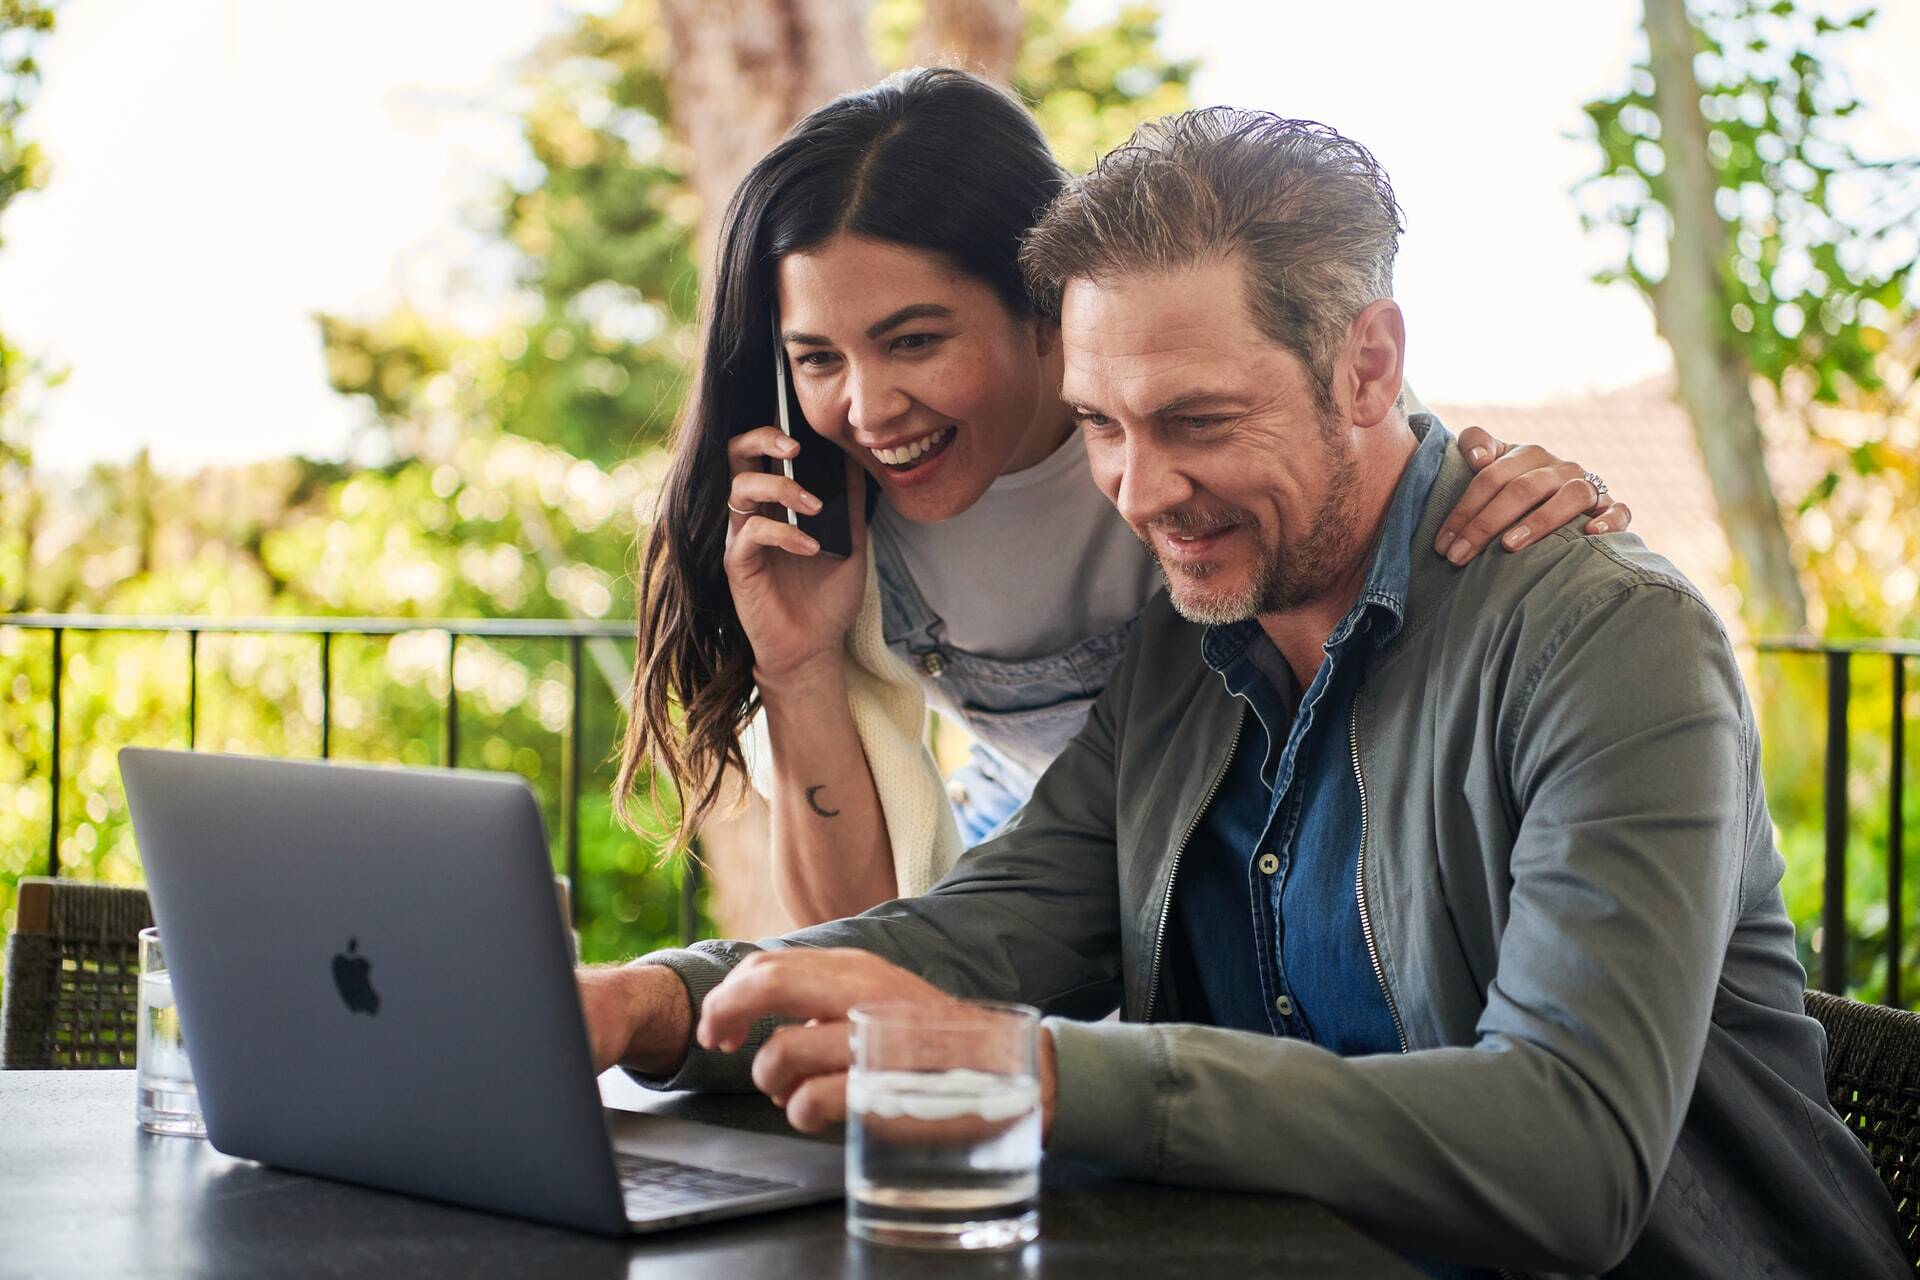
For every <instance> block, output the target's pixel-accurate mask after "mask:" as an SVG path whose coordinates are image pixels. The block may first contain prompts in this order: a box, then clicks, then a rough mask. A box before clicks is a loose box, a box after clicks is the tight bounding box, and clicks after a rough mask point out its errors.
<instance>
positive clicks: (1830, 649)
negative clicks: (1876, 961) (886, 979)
mask: <svg viewBox="0 0 1920 1280" xmlns="http://www.w3.org/2000/svg"><path fill="white" fill-rule="evenodd" d="M0 627H19V628H23V629H28V630H36V631H46V632H50V633H51V635H52V641H53V643H52V663H51V671H50V672H49V677H50V679H49V688H50V690H51V702H52V710H53V726H52V751H51V760H50V762H49V774H50V776H51V779H52V810H51V816H50V820H49V822H48V830H47V862H48V868H49V874H50V875H55V876H58V875H59V874H60V843H59V832H60V767H61V759H60V737H61V696H60V693H61V674H62V672H63V670H64V637H65V635H66V633H67V632H69V631H90V632H158V633H166V634H175V635H185V636H186V638H187V745H188V746H189V747H192V746H193V745H194V742H195V736H196V732H197V727H198V726H197V719H198V704H199V657H198V655H199V644H200V637H201V636H202V635H206V634H259V635H269V634H293V635H309V636H312V637H314V639H315V640H316V642H317V646H318V651H317V660H318V663H319V669H320V755H321V758H323V759H325V758H328V757H329V756H330V754H331V751H332V719H333V716H332V706H333V702H332V699H333V671H332V668H333V659H332V655H333V638H334V637H335V636H337V635H359V636H396V635H402V634H410V633H417V632H432V631H439V632H444V633H445V634H446V637H447V659H446V672H447V701H446V708H445V721H444V725H443V746H444V758H445V759H446V760H447V761H448V762H449V763H452V762H454V761H455V760H457V759H458V758H459V747H460V699H459V688H458V686H457V685H456V684H455V683H454V663H455V659H456V657H457V655H458V653H459V646H460V641H461V640H462V639H463V638H465V637H478V638H487V639H525V640H565V641H566V642H567V671H568V675H569V683H570V686H571V689H572V702H573V705H572V711H571V714H570V716H569V718H568V724H567V728H566V730H565V736H566V741H565V746H564V750H563V756H562V759H563V765H562V769H561V801H560V804H561V813H562V816H563V821H564V824H565V828H564V835H563V839H564V844H565V848H566V860H567V875H568V877H569V878H570V879H572V880H573V881H574V883H575V884H576V885H577V884H578V883H579V879H580V779H581V777H582V770H581V740H582V738H583V736H584V735H583V731H582V708H583V706H584V699H583V698H582V697H581V676H582V670H583V653H582V648H583V645H584V643H585V642H586V641H587V640H589V639H594V638H601V637H606V638H625V637H627V636H629V635H630V634H631V631H630V629H629V627H628V626H627V624H624V623H592V622H584V623H583V622H563V621H547V620H523V619H473V620H447V619H433V620H428V619H418V620H416V619H387V618H243V619H233V620H215V619H210V618H197V617H132V616H128V617H117V616H111V615H93V614H0ZM1753 647H1754V649H1755V650H1756V651H1757V652H1759V653H1763V654H1779V655H1804V656H1808V657H1817V658H1822V659H1824V661H1825V663H1826V672H1827V693H1826V704H1827V741H1826V760H1825V771H1824V774H1825V780H1824V785H1823V792H1824V800H1823V807H1824V829H1825V854H1826V857H1825V866H1824V870H1823V878H1824V889H1823V892H1824V895H1825V896H1824V900H1823V904H1822V908H1821V937H1820V965H1819V985H1820V989H1821V990H1823V991H1829V992H1833V993H1835V994H1844V993H1845V990H1846V986H1847V982H1846V975H1847V927H1846V884H1847V877H1846V869H1847V826H1848V808H1847V770H1848V738H1849V736H1850V733H1851V728H1852V723H1851V717H1852V679H1853V670H1854V665H1853V664H1854V662H1855V660H1856V659H1857V660H1860V661H1869V660H1873V659H1884V660H1886V661H1887V662H1888V663H1889V664H1890V673H1891V677H1892V689H1893V698H1892V707H1893V711H1892V716H1891V719H1890V724H1889V736H1890V745H1891V751H1890V759H1891V764H1890V767H1889V770H1888V778H1887V930H1886V937H1887V948H1886V951H1887V956H1886V963H1887V976H1886V991H1885V997H1884V998H1885V1001H1886V1003H1887V1004H1889V1005H1894V1006H1896V1007H1899V1006H1901V1005H1902V991H1901V980H1900V959H1901V952H1902V950H1903V948H1902V946H1901V943H1902V941H1903V938H1904V932H1905V920H1904V914H1903V901H1904V900H1903V892H1904V879H1905V866H1904V856H1905V850H1904V847H1903V846H1904V843H1905V841H1904V830H1903V827H1904V822H1905V799H1906V797H1905V761H1906V717H1905V714H1904V704H1905V700H1906V659H1908V658H1911V657H1920V642H1914V641H1897V640H1856V641H1847V642H1841V643H1834V642H1829V641H1822V640H1802V639H1766V640H1761V641H1759V642H1758V643H1757V644H1755V645H1754V646H1753ZM698 865H699V864H698V863H697V862H696V861H694V860H693V859H688V861H687V864H686V872H685V874H684V875H683V877H682V880H681V886H680V889H681V892H680V924H681V934H682V937H683V938H686V939H688V940H691V939H692V937H693V935H694V933H695V932H696V930H697V927H698V925H697V916H696V913H695V910H694V893H695V891H696V889H697V879H696V874H697V868H698ZM580 898H581V895H580V894H579V893H578V892H576V893H574V894H573V902H574V911H575V916H576V923H577V918H578V913H579V902H580Z"/></svg>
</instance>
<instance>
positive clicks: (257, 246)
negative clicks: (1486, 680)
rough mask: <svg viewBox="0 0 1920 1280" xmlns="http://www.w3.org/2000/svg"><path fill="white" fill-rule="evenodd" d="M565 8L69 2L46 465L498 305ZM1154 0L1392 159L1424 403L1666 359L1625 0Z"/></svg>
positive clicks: (293, 442) (2, 282) (58, 131)
mask: <svg viewBox="0 0 1920 1280" xmlns="http://www.w3.org/2000/svg"><path fill="white" fill-rule="evenodd" d="M566 7H567V6H566V5H565V4H564V3H563V2H562V0H520V2H518V3H505V2H487V3H476V2H475V0H407V2H406V3H403V4H393V3H390V2H388V3H383V2H379V0H176V2H175V3H172V4H168V5H162V6H156V5H152V4H147V3H141V2H140V0H75V2H72V3H68V4H64V5H62V6H61V8H60V10H59V28H58V30H57V32H56V34H55V36H54V38H53V39H52V41H51V42H50V43H49V45H48V47H47V49H46V52H45V57H44V60H43V61H44V65H45V68H46V84H45V88H44V91H43V92H42V94H41V96H40V99H39V100H38V102H37V103H36V104H35V105H34V107H33V109H32V111H31V112H30V113H29V115H28V117H27V125H28V129H29V132H30V133H31V135H32V136H33V137H34V138H36V139H37V140H38V141H39V142H40V143H41V145H42V147H43V148H44V150H45V151H46V152H47V154H48V156H49V158H50V159H51V161H52V166H53V173H52V181H51V184H50V186H49V188H48V189H47V190H46V191H44V192H41V193H38V194H36V195H33V196H30V197H28V198H26V199H24V200H21V201H19V202H17V203H16V204H15V205H14V206H13V208H12V209H11V210H10V211H9V212H8V214H7V220H6V223H5V226H4V227H0V233H4V236H5V243H4V245H3V246H0V330H3V331H5V332H6V333H7V334H8V335H9V336H10V337H12V338H13V339H14V340H15V341H16V342H19V343H20V344H22V345H23V346H25V347H26V348H27V349H28V350H29V351H32V352H34V353H36V354H39V355H42V356H44V357H46V358H48V359H49V360H50V361H52V362H53V363H55V364H57V365H64V366H67V367H68V368H70V369H71V377H70V379H69V381H68V382H67V383H66V384H65V385H64V386H63V387H61V388H59V389H58V390H57V391H56V392H55V393H54V394H53V396H52V397H51V398H50V400H49V402H48V403H47V404H46V405H45V406H44V413H43V416H42V423H41V426H40V429H39V432H38V435H37V437H36V439H35V452H36V456H37V458H38V459H39V461H40V462H41V463H43V464H44V465H49V466H55V467H63V468H66V467H77V466H81V465H84V464H86V463H89V462H92V461H95V460H100V459H114V458H125V457H128V456H130V455H131V454H132V453H133V452H134V451H135V450H136V449H138V448H139V447H141V446H142V445H146V446H150V447H151V448H152V450H153V454H154V458H155V462H156V464H157V465H160V466H162V467H167V468H175V469H178V468H186V467H192V466H197V465H200V464H202V463H206V462H215V461H219V462H230V461H238V460H246V459H253V458H261V457H270V456H276V455H282V454H286V453H289V452H304V453H308V454H312V455H315V456H341V455H342V454H343V453H344V452H345V451H346V450H347V449H348V446H349V441H350V438H351V434H352V428H353V426H354V425H355V424H356V423H357V422H358V421H359V413H358V410H356V408H355V407H354V406H353V405H351V404H350V403H348V402H345V401H343V400H341V399H340V398H339V397H337V396H335V395H333V394H332V392H330V391H329V390H328V388H327V385H326V380H325V376H324V372H323V370H322V367H321V359H320V347H319V340H318V334H317V331H316V328H315V326H314V323H313V321H312V318H311V317H312V315H313V313H315V312H317V311H334V312H344V313H347V314H352V315H361V316H368V317H371V316H374V315H377V314H379V313H380V312H381V311H383V310H385V309H386V308H387V307H389V306H391V305H393V304H394V303H396V302H400V301H402V300H405V301H409V302H411V303H412V304H413V305H415V306H417V307H419V308H421V309H422V310H424V311H427V312H428V313H430V314H438V315H441V316H444V317H447V318H449V319H453V320H455V321H456V322H460V323H464V324H467V325H470V326H473V327H475V328H485V327H487V326H488V325H489V324H490V322H491V320H492V318H493V316H494V315H495V314H496V313H495V312H494V308H495V307H497V306H498V305H499V299H500V297H501V285H502V281H503V275H502V272H503V262H502V260H501V259H499V258H498V257H497V256H494V257H489V256H488V255H487V254H486V253H485V247H486V241H485V239H484V237H482V236H480V235H478V234H476V232H475V231H474V230H473V229H472V221H473V216H474V211H475V210H476V209H477V208H478V207H479V206H480V205H481V204H482V202H484V200H485V198H486V196H487V194H488V193H489V192H490V191H491V190H492V188H493V186H494V184H495V183H497V182H498V181H499V180H500V179H501V177H502V176H503V175H505V174H508V173H510V172H512V170H513V169H514V168H515V166H516V165H517V164H519V163H522V162H523V160H524V154H523V151H522V149H521V146H520V143H519V139H518V129H517V124H516V120H515V109H516V106H517V104H518V99H517V96H516V64H517V62H518V61H519V60H520V59H521V58H522V57H524V56H525V54H526V53H527V52H528V51H529V50H530V49H532V47H533V46H534V45H535V43H536V42H537V41H538V40H539V38H540V36H541V35H542V34H543V33H545V32H546V31H549V30H552V29H553V28H554V27H556V26H557V25H559V24H560V23H561V22H562V21H563V20H564V13H565V9H566ZM1089 7H1093V8H1098V7H1101V3H1100V0H1089ZM1165 7H1166V9H1167V12H1168V21H1167V26H1166V42H1167V44H1168V45H1169V47H1171V48H1172V49H1173V50H1174V51H1176V52H1178V53H1180V54H1182V55H1197V56H1199V57H1200V58H1201V59H1202V66H1203V71H1202V74H1201V76H1200V79H1199V81H1198V83H1197V85H1196V97H1197V98H1198V99H1199V100H1200V101H1202V102H1230V103H1233V104H1234V105H1239V106H1252V107H1265V108H1269V109H1272V110H1276V111H1281V112H1284V113H1287V114H1292V115H1305V116H1312V117H1315V118H1318V119H1321V120H1324V121H1326V122H1328V123H1330V124H1332V125H1334V126H1336V127H1337V128H1339V129H1340V130H1341V131H1342V132H1344V133H1347V134H1349V135H1350V136H1353V137H1355V138H1357V139H1359V140H1360V141H1361V142H1364V143H1365V144H1367V145H1368V146H1369V147H1370V148H1372V149H1373V150H1374V151H1375V152H1376V153H1377V154H1378V155H1379V157H1380V159H1381V160H1382V162H1383V163H1384V164H1385V165H1386V168H1387V170H1388V172H1389V173H1390V174H1391V175H1392V178H1393V181H1394V185H1395V188H1396V190H1397V192H1398V194H1399V196H1400V198H1401V202H1402V204H1403V205H1404V206H1405V207H1406V209H1407V211H1408V221H1409V227H1408V233H1407V236H1406V238H1405V240H1404V241H1403V247H1402V253H1401V259H1400V269H1399V275H1398V280H1397V289H1396V292H1397V294H1398V296H1399V298H1400V300H1401V303H1402V305H1403V306H1404V307H1405V309H1406V311H1407V314H1408V324H1409V331H1410V362H1409V371H1410V374H1411V377H1412V379H1413V382H1414V385H1415V386H1416V387H1417V388H1418V389H1419V391H1420V393H1421V394H1422V396H1424V397H1425V398H1427V399H1429V400H1432V401H1440V402H1446V401H1453V402H1466V401H1471V402H1493V403H1526V402H1531V401H1535V400H1539V399H1542V398H1546V397H1550V396H1553V395H1556V394H1563V393H1568V392H1578V391H1583V390H1590V389H1604V388H1608V387H1614V386H1620V385H1623V384H1626V383H1630V382H1634V381H1637V380H1639V379H1641V378H1643V377H1646V376H1648V375H1649V374H1652V373H1655V372H1658V371H1659V370H1661V369H1663V368H1664V367H1665V366H1666V362H1667V357H1666V353H1665V349H1664V348H1663V347H1662V346H1661V345H1660V343H1659V341H1658V340H1657V338H1656V337H1655V336H1654V333H1653V326H1652V323H1651V320H1650V318H1649V317H1648V315H1647V313H1646V310H1645V308H1644V307H1643V305H1642V304H1641V303H1640V301H1639V300H1638V299H1637V298H1636V297H1635V296H1633V295H1632V294H1631V293H1630V292H1628V291H1627V290H1625V289H1624V288H1614V289H1602V288H1600V287H1599V286H1596V285H1593V284H1592V283H1590V282H1589V280H1588V277H1589V275H1590V274H1591V272H1592V271H1593V269H1594V268H1595V266H1596V265H1597V264H1598V262H1599V261H1600V257H1601V250H1600V249H1599V247H1598V246H1597V245H1595V244H1594V243H1593V242H1591V241H1590V240H1589V239H1587V238H1586V237H1585V236H1583V234H1582V233H1581V231H1580V227H1579V221H1578V219H1577V217H1576V215H1575V212H1574V207H1573V203H1572V201H1571V199H1570V198H1569V197H1568V195H1567V190H1568V188H1569V187H1570V186H1571V185H1572V183H1573V182H1574V181H1575V180H1576V179H1577V178H1579V177H1580V176H1582V175H1583V174H1584V173H1585V171H1586V169H1587V168H1588V166H1589V165H1590V164H1591V149H1590V148H1589V147H1587V146H1586V145H1585V144H1582V143H1579V142H1575V141H1571V140H1568V139H1566V138H1565V137H1563V136H1562V135H1563V134H1565V133H1567V132H1569V131H1571V130H1573V129H1575V128H1576V127H1577V126H1578V124H1579V121H1580V116H1579V105H1580V103H1581V102H1583V101H1585V100H1586V99H1588V98H1590V97H1593V96H1595V95H1597V94H1599V93H1602V92H1605V91H1608V90H1610V89H1611V88H1613V87H1614V86H1615V85H1617V84H1618V83H1619V80H1620V78H1621V77H1622V75H1623V74H1624V71H1625V68H1626V66H1627V62H1628V59H1629V57H1630V53H1631V49H1632V47H1633V31H1634V24H1635V22H1636V21H1637V19H1638V16H1639V5H1638V3H1637V0H1588V2H1587V3H1583V4H1578V5H1568V4H1556V5H1541V4H1538V3H1527V2H1524V0H1482V2H1480V3H1477V4H1475V5H1473V6H1470V7H1469V6H1458V5H1434V4H1431V3H1419V2H1417V0H1356V2H1354V3H1348V4H1340V5H1328V4H1305V3H1262V4H1250V3H1242V2H1237V0H1168V2H1167V3H1166V5H1165ZM1466 13H1470V14H1471V15H1472V18H1471V20H1470V21H1469V20H1467V19H1465V18H1463V17H1462V16H1461V15H1462V14H1466ZM1916 50H1920V6H1912V5H1907V6H1899V5H1896V6H1889V8H1888V10H1887V11H1886V12H1884V13H1883V14H1882V17H1881V19H1880V22H1879V24H1878V26H1877V28H1876V31H1875V34H1874V37H1873V39H1872V40H1870V41H1862V42H1858V43H1856V45H1855V46H1854V47H1853V48H1852V49H1851V50H1850V51H1849V54H1848V56H1847V58H1846V60H1845V65H1846V67H1847V70H1848V72H1849V73H1850V75H1851V77H1852V79H1853V82H1854V85H1855V88H1856V89H1857V90H1858V91H1859V92H1860V93H1861V94H1862V96H1864V97H1865V98H1866V99H1867V101H1868V104H1869V108H1870V114H1869V115H1868V116H1867V118H1866V119H1865V121H1864V125H1865V128H1866V129H1867V130H1868V131H1869V133H1870V135H1871V136H1870V137H1869V138H1868V139H1867V140H1868V141H1870V142H1876V143H1879V144H1880V145H1881V146H1883V147H1884V148H1886V149H1889V150H1891V149H1904V150H1905V151H1907V152H1909V153H1911V152H1916V151H1920V131H1917V130H1916V129H1915V128H1914V127H1913V125H1912V124H1911V123H1910V122H1920V80H1917V79H1915V78H1914V77H1911V76H1910V75H1906V76H1904V77H1903V75H1902V71H1903V64H1904V67H1907V68H1910V66H1911V64H1912V56H1913V53H1914V52H1915V51H1916ZM450 280H452V281H454V282H455V284H454V288H453V289H452V290H451V291H450V289H449V281H450ZM449 292H453V293H456V294H457V295H458V296H457V297H449V296H448V295H449Z"/></svg>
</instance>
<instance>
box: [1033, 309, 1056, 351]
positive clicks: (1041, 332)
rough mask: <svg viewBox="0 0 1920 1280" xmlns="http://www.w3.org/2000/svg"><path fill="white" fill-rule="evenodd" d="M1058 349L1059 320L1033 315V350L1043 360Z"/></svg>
mask: <svg viewBox="0 0 1920 1280" xmlns="http://www.w3.org/2000/svg"><path fill="white" fill-rule="evenodd" d="M1059 350H1060V322H1059V321H1058V320H1055V319H1053V318H1052V317H1051V316H1043V315H1035V316H1034V317H1033V351H1034V354H1035V355H1037V356H1039V357H1040V358H1041V359H1042V360H1045V359H1046V358H1047V357H1048V356H1051V355H1053V354H1055V353H1056V352H1058V351H1059Z"/></svg>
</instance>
